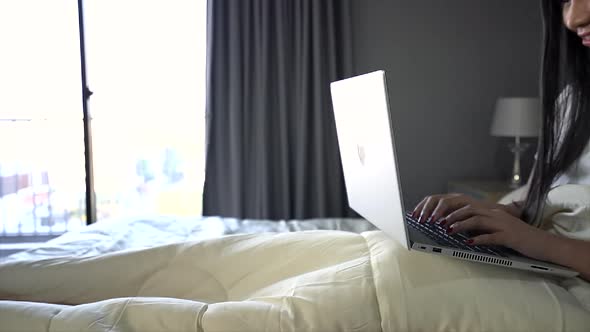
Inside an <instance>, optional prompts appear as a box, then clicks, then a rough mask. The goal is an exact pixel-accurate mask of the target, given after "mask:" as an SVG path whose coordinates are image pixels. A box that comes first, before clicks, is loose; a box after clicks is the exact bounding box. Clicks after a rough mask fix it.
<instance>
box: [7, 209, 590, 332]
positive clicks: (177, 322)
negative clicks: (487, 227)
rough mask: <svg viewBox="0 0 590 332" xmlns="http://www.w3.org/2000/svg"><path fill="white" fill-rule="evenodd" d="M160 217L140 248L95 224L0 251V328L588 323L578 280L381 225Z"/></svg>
mask: <svg viewBox="0 0 590 332" xmlns="http://www.w3.org/2000/svg"><path fill="white" fill-rule="evenodd" d="M162 227H164V226H163V225H159V226H158V227H154V226H153V225H150V224H149V222H148V221H146V224H145V225H144V226H143V227H142V226H136V233H137V232H140V231H141V232H144V233H143V234H142V237H141V238H150V236H149V234H150V232H153V234H154V236H152V239H153V242H154V243H160V244H159V245H156V246H154V247H150V248H146V247H144V246H143V245H142V243H140V242H141V241H139V242H137V241H136V242H135V243H136V246H135V249H133V248H129V247H128V246H125V245H123V243H134V239H132V238H122V239H121V238H119V239H117V237H116V236H115V235H116V234H104V230H100V229H98V228H97V231H96V232H93V231H87V232H86V233H85V234H84V236H82V237H81V236H80V234H78V236H77V237H75V238H74V237H72V238H71V239H68V236H65V237H64V238H62V239H60V240H59V241H54V242H50V243H49V244H47V245H46V246H45V247H43V248H40V249H39V250H37V251H35V252H31V253H24V254H20V255H17V256H13V257H15V258H14V259H9V260H6V261H3V262H2V263H0V298H2V299H4V301H0V331H11V332H15V331H146V332H149V331H207V332H209V331H428V332H430V331H589V330H590V313H589V312H588V311H587V310H585V309H584V307H583V305H582V304H581V303H580V297H576V296H574V295H572V293H570V292H568V289H569V288H571V287H574V288H575V287H576V286H571V285H573V284H575V285H579V283H578V284H576V283H575V279H572V280H568V281H565V282H564V281H563V280H559V279H551V278H547V277H543V276H541V275H536V274H532V273H528V272H523V271H517V270H510V269H506V268H502V267H495V266H489V265H483V264H478V263H470V262H465V261H460V260H454V259H451V258H445V257H438V256H434V255H429V254H423V253H419V252H409V251H407V250H405V249H404V248H402V247H401V246H400V245H398V244H397V243H396V242H394V241H392V240H390V239H389V238H388V237H387V236H385V235H384V234H383V233H382V232H379V231H371V232H364V233H361V234H355V233H349V232H341V231H304V232H294V233H264V234H249V235H231V236H225V237H221V238H216V239H208V240H196V241H184V240H183V241H180V239H177V240H176V241H172V242H169V241H168V242H169V243H166V242H167V241H163V240H161V239H158V237H157V236H156V235H155V234H158V232H159V231H160V230H161V229H162ZM126 234H127V233H126ZM146 235H148V236H147V237H146ZM127 236H128V235H127ZM171 238H174V237H171ZM80 241H82V242H80ZM84 241H86V244H87V247H88V244H91V245H93V246H94V248H99V249H92V250H90V249H89V250H86V251H80V248H82V246H81V244H84ZM144 244H145V243H144ZM101 246H102V248H103V249H100V248H101ZM68 248H70V249H68ZM104 248H107V249H106V250H104ZM111 249H112V250H113V251H112V252H109V253H101V254H98V253H97V252H94V251H93V250H96V251H98V252H101V251H110V250H111ZM56 252H57V253H58V254H55V253H56ZM44 257H45V258H44ZM568 283H569V284H570V286H571V287H568V286H567V285H568ZM572 283H573V284H572Z"/></svg>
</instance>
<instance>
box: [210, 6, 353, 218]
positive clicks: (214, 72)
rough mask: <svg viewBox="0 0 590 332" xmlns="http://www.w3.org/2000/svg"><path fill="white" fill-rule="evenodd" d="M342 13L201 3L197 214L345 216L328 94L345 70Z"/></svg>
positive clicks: (347, 54) (346, 21)
mask: <svg viewBox="0 0 590 332" xmlns="http://www.w3.org/2000/svg"><path fill="white" fill-rule="evenodd" d="M349 8H350V3H349V1H348V0H209V2H208V41H207V47H208V59H207V163H206V176H205V187H204V196H203V214H204V215H215V216H224V217H234V218H256V219H272V220H279V219H306V218H316V217H343V216H351V215H353V214H352V211H351V210H350V209H349V207H348V203H347V199H346V191H345V187H344V180H343V176H342V169H341V166H340V156H339V151H338V144H337V138H336V128H335V124H334V118H333V113H332V103H331V99H330V90H329V83H330V82H331V81H334V80H337V79H340V78H344V77H346V76H347V75H349V74H350V72H351V63H352V61H351V60H352V59H351V50H352V47H351V44H350V41H351V26H350V11H349Z"/></svg>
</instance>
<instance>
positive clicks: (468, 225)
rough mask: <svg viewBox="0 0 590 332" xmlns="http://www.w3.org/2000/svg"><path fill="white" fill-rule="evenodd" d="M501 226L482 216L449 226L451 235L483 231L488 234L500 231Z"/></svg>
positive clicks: (475, 216)
mask: <svg viewBox="0 0 590 332" xmlns="http://www.w3.org/2000/svg"><path fill="white" fill-rule="evenodd" d="M500 230H501V229H500V228H499V224H498V223H497V222H494V221H493V220H492V219H491V218H488V217H486V216H482V215H478V214H476V215H474V216H472V217H469V218H467V219H465V220H464V221H458V222H455V223H454V224H452V225H451V226H449V233H451V234H454V233H463V232H469V231H483V232H486V233H491V232H497V231H500Z"/></svg>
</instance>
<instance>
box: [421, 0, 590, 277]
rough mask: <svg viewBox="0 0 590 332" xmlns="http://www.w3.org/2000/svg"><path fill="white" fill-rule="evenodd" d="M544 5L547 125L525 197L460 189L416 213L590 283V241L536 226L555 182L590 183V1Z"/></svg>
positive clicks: (548, 0) (431, 199)
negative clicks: (506, 199) (477, 195)
mask: <svg viewBox="0 0 590 332" xmlns="http://www.w3.org/2000/svg"><path fill="white" fill-rule="evenodd" d="M542 3H543V15H544V21H545V49H544V55H543V71H542V82H541V83H542V84H541V95H542V106H543V125H542V135H541V138H540V140H539V146H538V151H537V162H536V163H535V166H534V169H533V173H532V174H533V175H532V178H531V181H530V190H529V193H528V195H527V198H526V200H525V201H524V202H514V203H512V204H510V205H501V204H493V203H487V202H481V201H477V200H474V199H472V198H469V197H467V196H464V195H460V194H446V195H433V196H428V197H426V198H424V200H422V201H421V202H420V203H419V204H418V205H417V206H416V208H415V209H414V212H413V213H414V216H415V217H416V218H419V220H420V221H421V222H439V223H440V224H441V225H443V226H445V227H447V229H448V231H449V232H450V233H456V232H466V231H471V232H476V234H480V235H477V236H474V237H472V238H471V239H470V240H468V241H467V242H468V243H469V244H472V245H503V246H506V247H510V248H512V249H514V250H517V251H519V252H521V253H522V254H524V255H526V256H529V257H533V258H536V259H540V260H545V261H549V262H553V263H557V264H561V265H564V266H568V267H570V268H572V269H574V270H576V271H578V272H580V275H581V277H582V278H584V279H586V280H589V281H590V242H587V241H580V240H574V239H568V238H565V237H562V236H558V235H554V234H552V233H549V232H546V231H543V230H541V229H539V228H538V226H539V223H540V218H541V215H542V213H541V211H542V209H543V205H544V201H545V199H546V197H547V193H548V192H549V190H550V189H551V188H552V187H555V186H556V185H559V184H563V183H579V184H588V185H590V162H588V161H590V149H588V147H590V145H589V142H588V141H589V140H590V0H570V1H564V0H543V1H542ZM564 25H565V28H564ZM560 63H563V64H565V65H564V66H561V65H560ZM582 161H583V162H582ZM579 174H586V175H585V176H580V175H579ZM588 204H590V202H588ZM588 222H590V221H588Z"/></svg>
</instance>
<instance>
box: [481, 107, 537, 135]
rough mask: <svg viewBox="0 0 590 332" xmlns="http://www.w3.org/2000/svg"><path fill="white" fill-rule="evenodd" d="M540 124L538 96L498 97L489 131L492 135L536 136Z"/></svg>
mask: <svg viewBox="0 0 590 332" xmlns="http://www.w3.org/2000/svg"><path fill="white" fill-rule="evenodd" d="M540 126H541V103H540V102H539V99H538V98H499V99H498V101H497V102H496V111H495V112H494V119H493V121H492V127H491V129H490V133H491V134H492V135H493V136H509V137H536V136H539V129H540Z"/></svg>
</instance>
